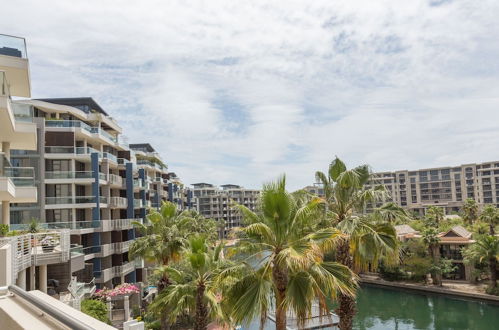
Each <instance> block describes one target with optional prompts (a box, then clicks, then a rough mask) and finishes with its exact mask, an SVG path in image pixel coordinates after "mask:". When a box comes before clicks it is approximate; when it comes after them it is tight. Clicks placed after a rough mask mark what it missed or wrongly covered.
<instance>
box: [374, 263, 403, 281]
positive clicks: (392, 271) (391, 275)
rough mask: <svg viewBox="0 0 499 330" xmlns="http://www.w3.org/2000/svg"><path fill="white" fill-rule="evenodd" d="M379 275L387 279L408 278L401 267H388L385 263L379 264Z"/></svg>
mask: <svg viewBox="0 0 499 330" xmlns="http://www.w3.org/2000/svg"><path fill="white" fill-rule="evenodd" d="M379 275H380V276H381V278H382V279H384V280H387V281H399V280H404V279H405V278H406V275H405V273H404V272H403V271H402V269H400V268H399V267H397V266H393V267H388V266H385V265H383V264H380V265H379Z"/></svg>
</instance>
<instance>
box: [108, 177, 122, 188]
mask: <svg viewBox="0 0 499 330" xmlns="http://www.w3.org/2000/svg"><path fill="white" fill-rule="evenodd" d="M123 182H124V180H123V178H122V177H121V176H119V175H116V174H109V184H111V185H112V186H117V187H121V186H123Z"/></svg>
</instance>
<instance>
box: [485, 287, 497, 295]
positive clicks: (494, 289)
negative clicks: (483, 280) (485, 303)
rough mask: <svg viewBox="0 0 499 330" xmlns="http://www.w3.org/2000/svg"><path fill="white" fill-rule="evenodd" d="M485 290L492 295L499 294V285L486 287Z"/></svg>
mask: <svg viewBox="0 0 499 330" xmlns="http://www.w3.org/2000/svg"><path fill="white" fill-rule="evenodd" d="M485 292H486V293H487V294H491V295H494V296H499V287H495V288H490V287H488V288H487V289H485Z"/></svg>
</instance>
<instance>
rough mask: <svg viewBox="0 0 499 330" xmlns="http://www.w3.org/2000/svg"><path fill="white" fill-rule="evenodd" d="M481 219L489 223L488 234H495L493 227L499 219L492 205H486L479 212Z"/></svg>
mask: <svg viewBox="0 0 499 330" xmlns="http://www.w3.org/2000/svg"><path fill="white" fill-rule="evenodd" d="M479 219H480V220H481V221H483V222H485V223H487V224H488V225H489V234H490V235H491V236H494V235H495V227H496V225H497V223H498V221H499V212H498V211H497V208H496V207H495V206H494V205H487V206H485V208H484V209H483V211H482V213H481V214H480V218H479Z"/></svg>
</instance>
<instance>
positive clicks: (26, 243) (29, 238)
mask: <svg viewBox="0 0 499 330" xmlns="http://www.w3.org/2000/svg"><path fill="white" fill-rule="evenodd" d="M69 236H70V234H69V231H68V230H63V231H53V232H44V233H36V234H24V235H19V236H13V237H4V238H1V239H0V244H2V245H6V244H9V245H10V249H11V251H12V253H11V260H10V263H11V265H12V280H13V281H15V280H16V278H17V275H18V273H19V272H20V271H22V270H24V269H26V268H28V267H31V266H39V265H49V264H58V263H63V262H67V261H68V260H69V258H70V242H69Z"/></svg>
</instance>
